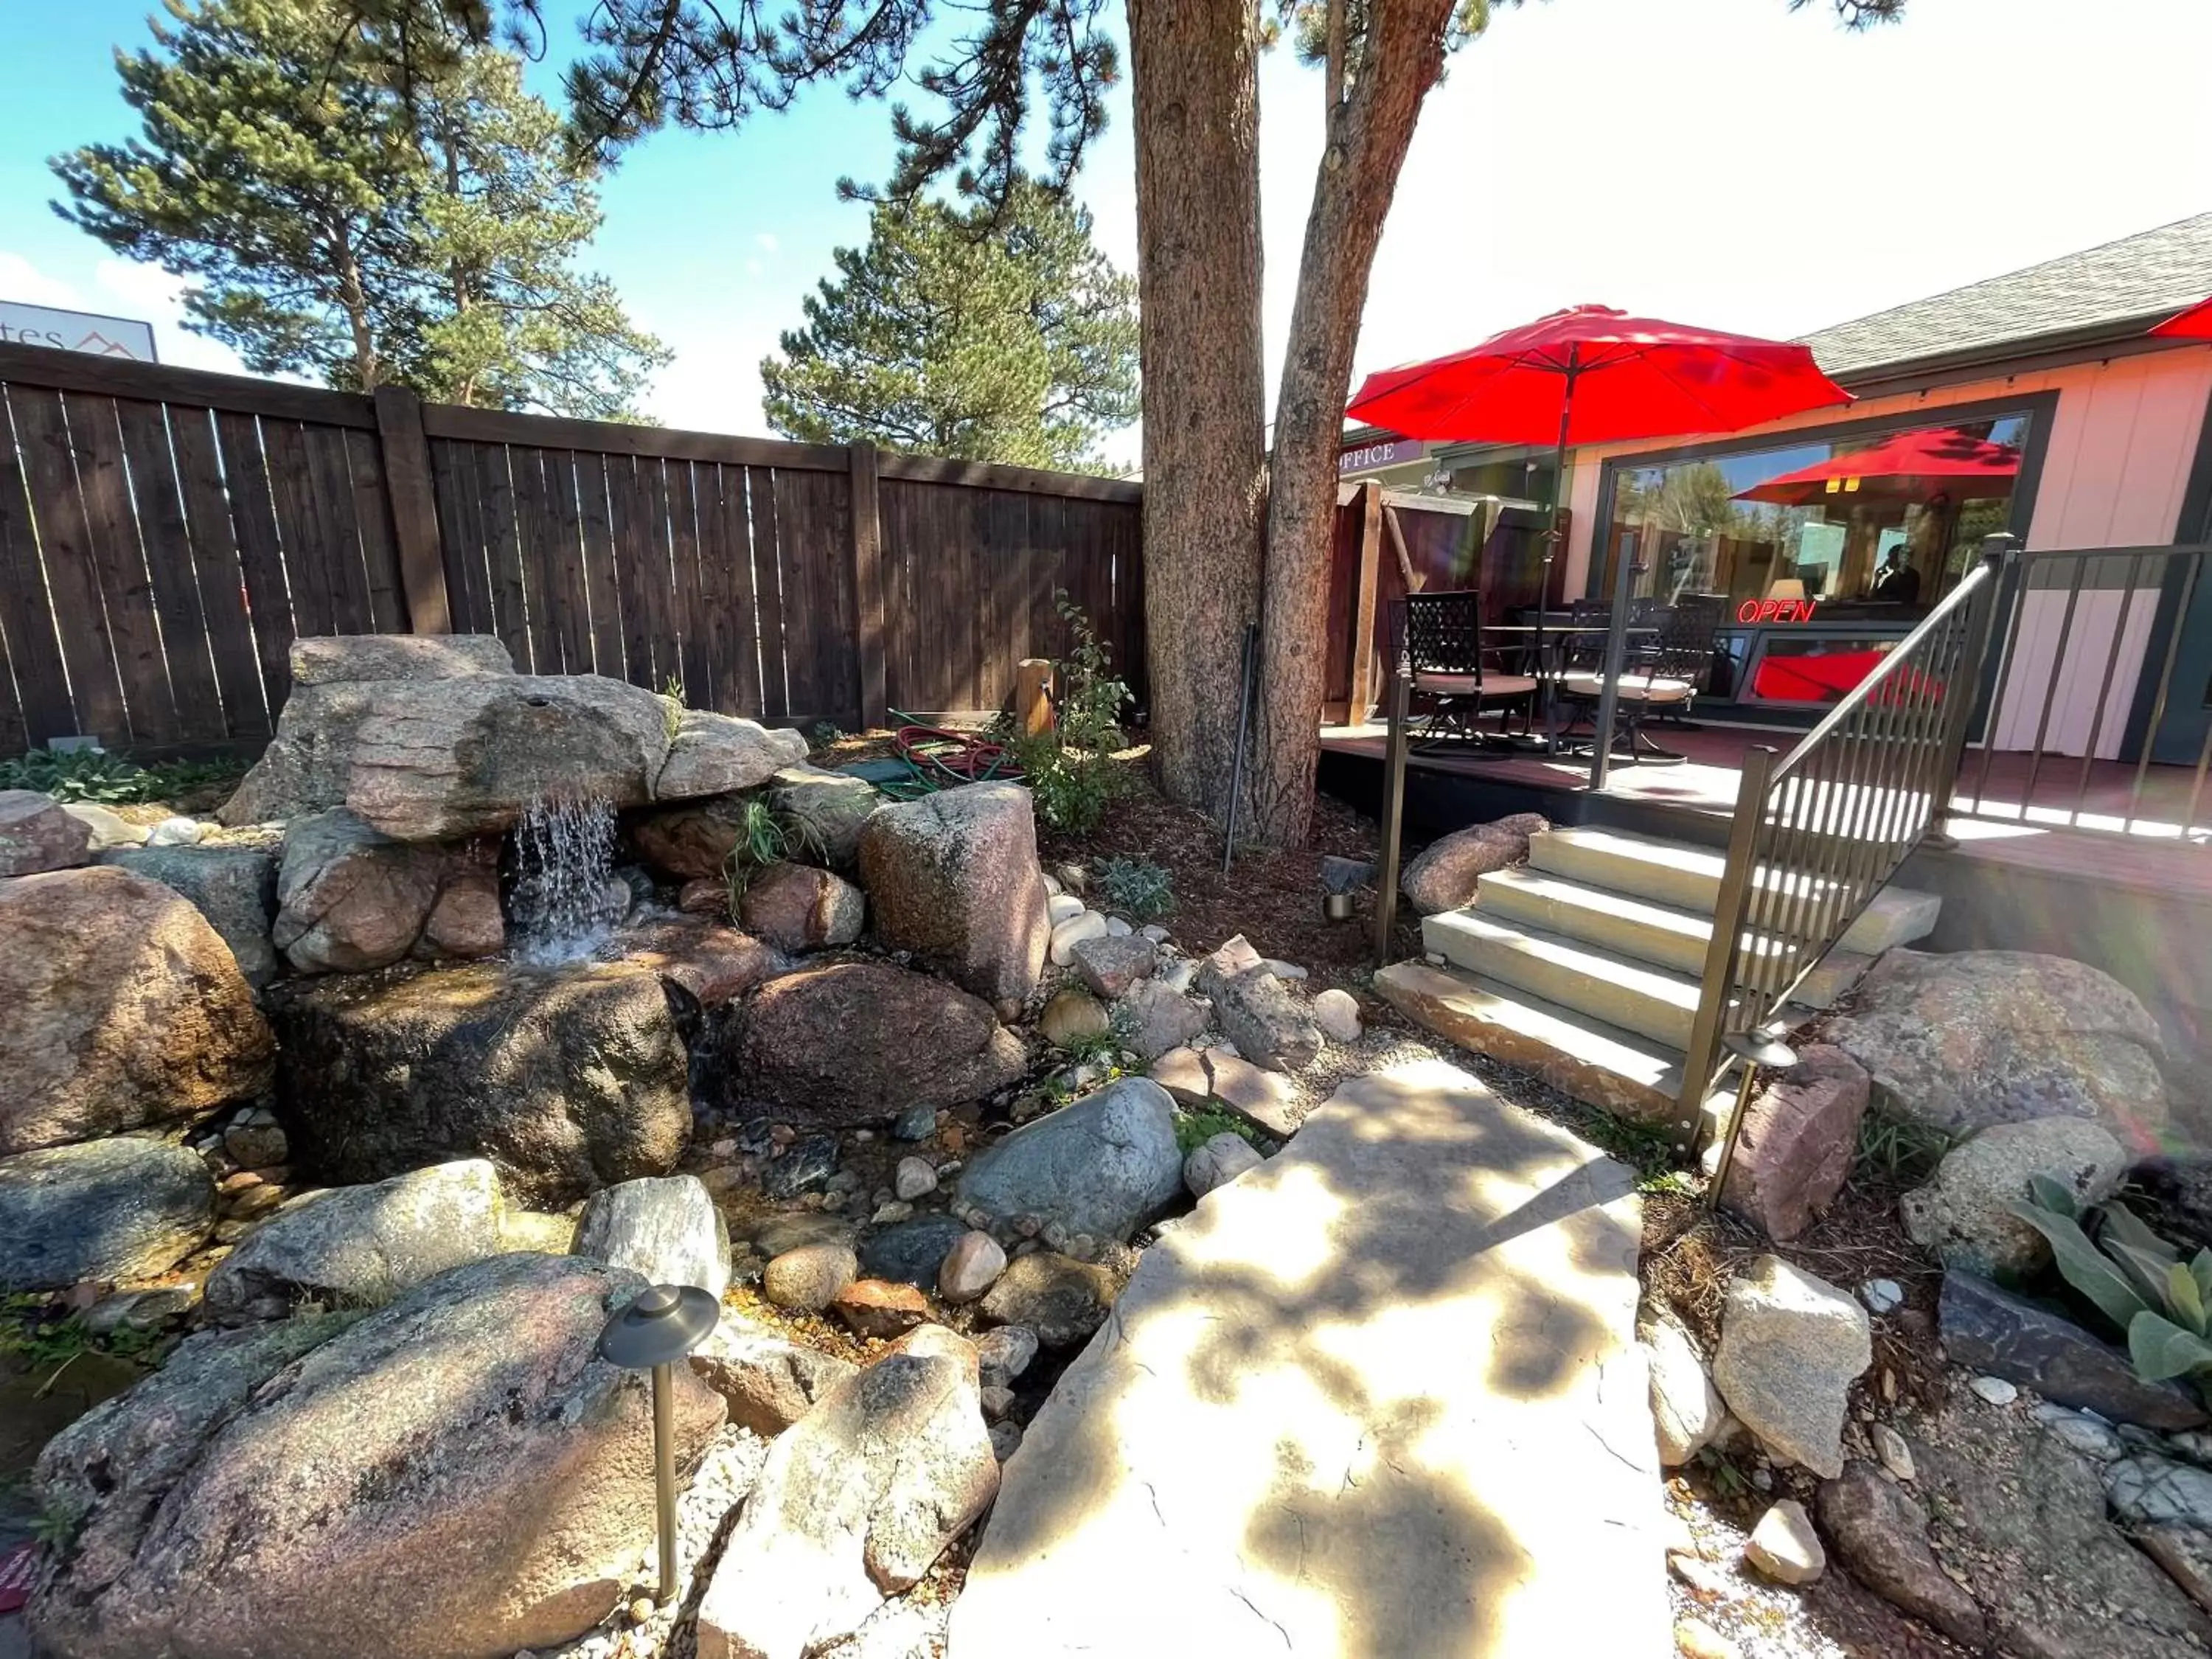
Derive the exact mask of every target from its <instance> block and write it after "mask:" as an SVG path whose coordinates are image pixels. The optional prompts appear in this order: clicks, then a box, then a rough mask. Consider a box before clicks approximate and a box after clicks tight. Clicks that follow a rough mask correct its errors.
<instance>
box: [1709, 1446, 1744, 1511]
mask: <svg viewBox="0 0 2212 1659" xmlns="http://www.w3.org/2000/svg"><path fill="white" fill-rule="evenodd" d="M1698 1467H1699V1468H1701V1469H1703V1470H1704V1471H1705V1478H1706V1479H1707V1480H1710V1481H1711V1482H1712V1483H1713V1490H1714V1491H1715V1492H1718V1493H1719V1494H1720V1495H1721V1496H1722V1497H1723V1498H1741V1497H1742V1496H1743V1494H1744V1493H1746V1492H1749V1491H1750V1490H1751V1482H1750V1481H1749V1480H1746V1479H1745V1478H1744V1474H1743V1471H1742V1470H1741V1469H1739V1468H1736V1466H1735V1461H1734V1460H1733V1459H1731V1458H1730V1457H1729V1455H1728V1454H1727V1453H1726V1452H1724V1451H1723V1450H1722V1449H1720V1448H1719V1447H1718V1446H1705V1447H1702V1448H1700V1449H1699V1452H1698Z"/></svg>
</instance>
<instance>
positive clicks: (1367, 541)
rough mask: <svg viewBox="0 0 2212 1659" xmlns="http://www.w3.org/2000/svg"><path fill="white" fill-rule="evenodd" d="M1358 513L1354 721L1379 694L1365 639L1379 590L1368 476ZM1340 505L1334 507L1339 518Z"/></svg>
mask: <svg viewBox="0 0 2212 1659" xmlns="http://www.w3.org/2000/svg"><path fill="white" fill-rule="evenodd" d="M1356 511H1357V512H1358V517H1359V532H1358V533H1359V562H1358V568H1357V570H1356V572H1355V574H1354V575H1353V578H1352V639H1353V640H1354V641H1356V642H1357V643H1356V645H1355V647H1354V649H1353V651H1352V690H1351V696H1350V699H1349V706H1348V707H1347V708H1346V719H1347V720H1354V721H1358V720H1365V719H1366V718H1367V714H1368V711H1369V710H1370V709H1371V708H1374V707H1375V704H1376V699H1377V697H1378V696H1379V695H1380V691H1379V686H1380V684H1381V682H1379V681H1378V680H1377V679H1376V653H1375V652H1374V651H1373V650H1372V649H1370V648H1368V647H1367V641H1370V640H1372V639H1373V638H1374V637H1375V617H1376V609H1375V607H1376V595H1377V594H1378V593H1379V592H1381V591H1382V587H1381V585H1382V580H1383V513H1384V511H1385V508H1384V507H1383V486H1382V485H1380V484H1378V483H1374V482H1373V481H1372V480H1370V481H1369V482H1367V483H1363V484H1362V485H1361V486H1360V488H1359V501H1358V507H1357V508H1356ZM1343 513H1344V509H1343V508H1341V507H1339V508H1338V509H1337V516H1338V518H1339V519H1341V517H1342V516H1343Z"/></svg>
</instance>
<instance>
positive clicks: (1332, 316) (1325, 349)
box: [1146, 0, 1452, 847]
mask: <svg viewBox="0 0 2212 1659" xmlns="http://www.w3.org/2000/svg"><path fill="white" fill-rule="evenodd" d="M1451 9H1452V0H1375V3H1373V4H1372V5H1370V7H1369V8H1368V13H1367V29H1368V32H1367V35H1366V37H1365V40H1364V43H1363V45H1362V46H1361V50H1360V52H1359V67H1358V74H1357V75H1356V76H1353V77H1352V86H1351V90H1350V92H1349V94H1347V96H1346V98H1345V100H1344V101H1343V102H1342V103H1341V104H1340V105H1338V106H1335V107H1334V109H1332V110H1331V111H1330V112H1329V114H1330V120H1329V137H1328V143H1327V144H1326V146H1324V148H1323V149H1322V161H1321V172H1320V176H1319V177H1318V178H1317V179H1316V180H1315V182H1314V196H1313V207H1312V209H1311V210H1310V212H1309V213H1308V214H1307V216H1306V240H1305V248H1304V253H1303V255H1302V257H1301V258H1300V260H1299V264H1298V286H1297V300H1296V301H1295V303H1294V305H1293V306H1292V308H1291V333H1290V338H1289V340H1288V342H1287V343H1285V350H1284V357H1283V379H1282V384H1281V386H1279V389H1278V390H1277V392H1276V394H1275V448H1274V456H1273V467H1272V471H1271V487H1270V491H1269V499H1268V508H1267V594H1266V599H1265V604H1264V607H1263V617H1262V623H1261V669H1260V684H1261V696H1260V698H1259V700H1258V702H1257V704H1256V706H1255V714H1254V720H1253V736H1252V747H1251V753H1250V756H1249V758H1248V759H1247V761H1246V768H1247V773H1248V775H1249V779H1250V785H1249V805H1250V811H1251V820H1252V827H1253V832H1254V833H1255V835H1256V836H1259V837H1260V838H1261V840H1264V841H1267V842H1271V843H1273V844H1274V845H1276V846H1284V847H1289V846H1297V845H1298V844H1299V843H1301V842H1304V840H1305V838H1306V835H1307V832H1308V830H1309V829H1310V828H1311V827H1312V823H1313V803H1314V768H1315V764H1316V760H1317V758H1318V757H1319V752H1320V725H1321V704H1322V689H1323V687H1322V681H1323V678H1324V675H1325V673H1326V670H1327V665H1328V640H1327V632H1328V562H1329V548H1330V541H1331V531H1332V527H1333V525H1334V519H1335V513H1336V457H1337V452H1338V451H1339V450H1340V448H1341V447H1342V441H1343V435H1344V400H1345V397H1346V393H1347V392H1349V390H1350V385H1349V382H1350V380H1351V378H1352V348H1353V347H1354V345H1356V344H1357V343H1358V337H1359V317H1360V313H1361V312H1362V311H1364V309H1365V308H1366V305H1367V279H1368V274H1369V272H1370V270H1371V269H1372V268H1373V265H1374V263H1375V249H1376V244H1377V243H1378V242H1380V241H1381V240H1382V237H1383V219H1384V217H1385V216H1386V215H1388V213H1389V210H1390V199H1391V197H1392V196H1393V195H1394V194H1395V192H1396V191H1397V188H1398V173H1399V170H1400V169H1401V167H1403V166H1404V165H1405V161H1406V150H1407V146H1408V145H1410V144H1411V143H1413V126H1414V124H1415V122H1416V121H1417V120H1418V119H1419V117H1420V112H1421V100H1422V99H1423V98H1425V97H1426V96H1427V94H1428V91H1429V88H1431V87H1432V86H1434V85H1435V84H1436V82H1437V76H1438V75H1439V74H1440V73H1441V72H1442V71H1443V35H1444V26H1445V24H1446V23H1447V22H1448V21H1449V19H1450V16H1451ZM1149 419H1150V411H1149V410H1147V422H1148V423H1149ZM1151 489H1152V485H1151V483H1150V479H1149V475H1148V476H1147V481H1146V493H1147V494H1148V495H1149V494H1150V491H1151Z"/></svg>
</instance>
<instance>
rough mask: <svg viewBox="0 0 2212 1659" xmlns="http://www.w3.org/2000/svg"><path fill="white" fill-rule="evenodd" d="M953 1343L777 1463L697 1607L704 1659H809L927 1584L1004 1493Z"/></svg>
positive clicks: (971, 1385) (908, 1361)
mask: <svg viewBox="0 0 2212 1659" xmlns="http://www.w3.org/2000/svg"><path fill="white" fill-rule="evenodd" d="M976 1369H977V1368H976V1360H975V1351H974V1350H973V1348H971V1347H969V1345H968V1344H967V1343H966V1342H965V1341H963V1340H962V1339H961V1338H959V1337H957V1336H955V1335H954V1334H952V1333H951V1332H949V1331H943V1330H941V1329H940V1330H939V1331H936V1332H934V1333H933V1338H932V1340H928V1341H926V1342H921V1341H915V1340H913V1339H908V1344H907V1345H904V1346H902V1347H901V1348H899V1349H897V1350H895V1351H894V1352H891V1353H890V1354H887V1355H885V1356H884V1358H882V1359H879V1360H878V1361H877V1362H876V1363H875V1364H872V1365H871V1366H869V1367H868V1368H867V1369H866V1370H864V1371H861V1372H860V1373H859V1374H858V1375H857V1376H853V1377H851V1378H848V1380H847V1381H846V1382H844V1383H841V1384H839V1385H838V1386H837V1387H836V1388H835V1389H832V1390H831V1391H830V1392H829V1394H828V1395H825V1396H824V1397H823V1400H822V1401H821V1403H820V1404H819V1405H817V1406H816V1407H815V1408H814V1409H813V1410H812V1411H811V1412H809V1413H807V1414H806V1415H805V1417H803V1418H801V1419H799V1421H798V1422H796V1423H794V1424H793V1425H792V1426H791V1427H790V1428H788V1429H787V1430H785V1431H784V1432H783V1433H782V1434H781V1436H779V1437H777V1440H776V1442H775V1446H774V1447H773V1448H772V1449H770V1450H769V1455H768V1462H766V1463H765V1464H764V1465H763V1467H762V1469H761V1473H760V1478H759V1480H757V1482H755V1484H754V1486H753V1489H752V1492H751V1495H750V1497H748V1498H746V1500H745V1507H744V1513H743V1514H742V1515H740V1516H738V1524H737V1528H736V1530H735V1531H734V1532H732V1534H731V1535H730V1541H729V1543H728V1545H727V1547H725V1548H724V1550H723V1552H722V1559H721V1563H720V1565H718V1566H717V1567H716V1568H715V1570H714V1579H713V1581H712V1583H709V1584H708V1588H707V1593H706V1595H705V1597H704V1598H703V1599H702V1601H701V1602H700V1605H699V1638H698V1641H699V1645H698V1652H699V1659H799V1656H800V1655H801V1654H803V1653H806V1652H810V1651H812V1650H815V1649H816V1648H817V1647H819V1646H823V1645H827V1644H830V1643H833V1642H836V1641H837V1640H839V1639H840V1638H843V1637H846V1636H848V1635H850V1634H851V1633H852V1632H854V1631H855V1630H857V1629H858V1628H859V1627H860V1623H861V1621H862V1620H865V1619H866V1617H867V1616H868V1615H869V1614H870V1613H872V1612H874V1611H875V1610H876V1608H877V1607H880V1606H881V1605H882V1603H883V1601H884V1596H885V1595H890V1594H895V1593H896V1592H897V1591H900V1590H903V1589H908V1588H909V1587H910V1586H912V1585H913V1584H915V1583H916V1582H917V1581H919V1580H920V1578H921V1575H922V1574H923V1573H924V1572H926V1571H928V1570H929V1567H930V1565H931V1564H932V1563H933V1562H934V1561H935V1560H936V1559H937V1558H938V1557H939V1555H941V1554H942V1553H944V1552H945V1547H947V1546H948V1545H950V1544H951V1542H952V1541H953V1540H954V1539H956V1538H957V1537H958V1536H959V1535H960V1534H962V1533H963V1532H964V1531H966V1530H967V1529H968V1528H969V1526H970V1525H971V1524H973V1523H974V1522H975V1518H976V1517H977V1516H980V1515H981V1514H982V1512H983V1510H985V1509H986V1508H987V1506H988V1505H989V1504H990V1502H991V1499H992V1498H994V1497H995V1496H996V1495H997V1493H998V1490H999V1465H998V1460H997V1459H996V1458H995V1457H994V1456H993V1455H992V1452H991V1439H990V1435H989V1432H988V1431H987V1430H986V1428H985V1427H984V1424H983V1412H982V1404H981V1397H980V1395H979V1393H978V1390H977V1388H976V1383H975V1376H976Z"/></svg>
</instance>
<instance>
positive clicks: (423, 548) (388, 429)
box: [375, 386, 453, 634]
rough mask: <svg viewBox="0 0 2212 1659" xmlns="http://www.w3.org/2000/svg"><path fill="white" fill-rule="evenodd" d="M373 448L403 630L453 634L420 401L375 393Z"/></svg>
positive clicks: (396, 391)
mask: <svg viewBox="0 0 2212 1659" xmlns="http://www.w3.org/2000/svg"><path fill="white" fill-rule="evenodd" d="M375 408H376V438H377V442H376V448H377V450H378V451H379V452H380V461H381V464H382V471H383V477H384V488H385V492H386V495H387V496H388V497H389V501H390V511H391V515H392V544H393V547H394V549H395V550H396V551H397V553H398V561H399V576H400V586H401V588H402V590H403V591H404V594H405V596H406V605H407V614H406V623H405V624H404V625H405V627H406V628H407V629H408V631H409V632H410V633H416V634H447V633H451V632H452V631H453V611H452V607H451V606H450V605H448V604H447V598H446V570H445V562H444V560H443V559H442V558H441V554H440V544H439V531H438V497H437V491H436V489H435V486H434V484H433V483H432V482H431V477H430V441H429V439H428V436H427V435H425V434H424V433H423V430H422V399H421V398H417V397H416V395H415V394H414V393H413V392H410V391H409V390H407V388H406V387H404V386H379V387H377V389H376V399H375Z"/></svg>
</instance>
